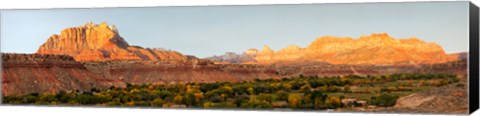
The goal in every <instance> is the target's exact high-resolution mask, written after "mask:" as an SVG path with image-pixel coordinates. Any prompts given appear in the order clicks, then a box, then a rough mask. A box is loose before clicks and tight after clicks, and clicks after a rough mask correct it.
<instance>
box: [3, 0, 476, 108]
mask: <svg viewBox="0 0 480 116" xmlns="http://www.w3.org/2000/svg"><path fill="white" fill-rule="evenodd" d="M401 1H426V0H158V1H155V0H0V9H38V8H41V9H43V8H85V7H88V8H92V7H139V6H199V5H202V6H203V5H247V4H248V5H255V4H297V3H351V2H355V3H358V2H401ZM435 1H448V0H435ZM472 2H474V3H475V4H476V5H477V6H479V5H480V0H472ZM477 86H478V85H477ZM478 112H479V111H477V112H476V113H474V114H473V115H476V116H479V115H480V113H478ZM11 115H15V116H21V115H30V116H43V115H48V116H53V115H55V116H57V115H58V116H65V115H68V116H77V115H78V116H89V115H105V116H110V115H114V116H159V115H163V116H183V115H190V116H197V115H208V116H257V115H259V116H295V115H297V116H300V115H301V116H320V115H327V116H343V115H352V116H404V115H407V116H415V115H413V114H372V113H319V112H278V111H244V110H240V111H238V110H237V111H233V110H179V109H138V108H92V107H46V106H42V107H40V106H0V116H11ZM420 116H428V115H425V114H422V115H420Z"/></svg>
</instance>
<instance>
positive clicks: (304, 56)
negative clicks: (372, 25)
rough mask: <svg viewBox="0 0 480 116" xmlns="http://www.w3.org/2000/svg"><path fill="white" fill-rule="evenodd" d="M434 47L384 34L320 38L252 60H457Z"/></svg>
mask: <svg viewBox="0 0 480 116" xmlns="http://www.w3.org/2000/svg"><path fill="white" fill-rule="evenodd" d="M457 59H458V57H454V56H449V55H447V54H445V52H444V50H443V49H442V47H441V46H440V45H438V44H436V43H426V42H424V41H422V40H419V39H417V38H408V39H395V38H392V37H390V36H389V35H388V34H386V33H381V34H372V35H370V36H361V37H360V38H359V39H352V38H349V37H344V38H341V37H333V36H324V37H320V38H318V39H317V40H315V41H314V42H312V43H311V44H310V45H309V46H307V47H306V48H301V47H299V46H296V45H290V46H289V47H287V48H285V49H282V50H279V51H273V50H272V49H270V48H269V47H268V46H266V45H265V46H264V47H263V49H262V51H260V52H259V53H258V54H257V55H256V57H255V60H256V61H257V63H259V64H272V63H279V62H297V63H298V62H327V63H331V64H399V63H400V64H433V63H444V62H448V61H454V60H457Z"/></svg>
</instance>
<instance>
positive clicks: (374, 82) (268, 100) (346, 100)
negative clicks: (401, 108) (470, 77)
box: [2, 73, 459, 109]
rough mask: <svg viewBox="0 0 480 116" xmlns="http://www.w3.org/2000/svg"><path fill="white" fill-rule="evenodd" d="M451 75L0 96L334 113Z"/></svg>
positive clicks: (44, 101)
mask: <svg viewBox="0 0 480 116" xmlns="http://www.w3.org/2000/svg"><path fill="white" fill-rule="evenodd" d="M458 81H459V79H458V78H457V76H456V75H451V74H417V73H415V74H412V73H402V74H399V73H397V74H390V75H381V76H369V75H367V76H359V75H349V76H342V77H340V76H333V77H318V76H304V75H298V76H295V77H290V78H282V79H255V80H253V81H244V82H214V83H181V82H179V83H174V84H142V85H132V84H127V86H126V87H125V88H118V87H113V86H112V87H110V88H109V89H105V90H100V89H97V88H92V89H91V90H90V91H79V90H74V91H60V92H58V93H31V94H26V95H9V96H3V101H2V102H3V103H4V104H38V105H95V106H136V107H144V106H149V107H163V108H184V107H188V108H242V109H274V108H290V109H338V108H349V107H371V106H375V107H389V106H394V105H395V103H396V101H397V99H398V98H399V97H401V96H406V95H408V94H411V93H413V92H416V91H422V90H426V89H430V88H432V87H439V86H444V85H447V84H450V83H456V82H458Z"/></svg>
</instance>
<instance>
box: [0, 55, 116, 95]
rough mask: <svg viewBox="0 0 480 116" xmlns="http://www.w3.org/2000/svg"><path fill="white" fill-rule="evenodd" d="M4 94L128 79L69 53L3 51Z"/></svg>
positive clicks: (87, 86) (84, 88) (68, 88)
mask: <svg viewBox="0 0 480 116" xmlns="http://www.w3.org/2000/svg"><path fill="white" fill-rule="evenodd" d="M1 85H2V94H3V95H15V94H29V93H55V92H58V91H60V90H65V91H71V90H80V91H87V90H89V89H91V88H92V87H95V88H99V89H101V88H108V87H110V86H119V87H124V86H125V83H124V82H121V81H118V80H112V79H108V78H105V77H103V76H100V75H98V74H95V73H92V72H90V71H89V70H87V69H86V68H85V67H84V66H83V65H82V64H81V63H79V62H76V61H75V60H73V58H72V57H70V56H66V55H40V54H2V84H1Z"/></svg>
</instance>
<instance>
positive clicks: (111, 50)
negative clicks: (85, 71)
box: [37, 22, 186, 61]
mask: <svg viewBox="0 0 480 116" xmlns="http://www.w3.org/2000/svg"><path fill="white" fill-rule="evenodd" d="M37 53H38V54H64V55H70V56H73V57H74V58H75V60H77V61H105V60H184V59H186V57H185V56H184V55H182V54H180V53H178V52H174V51H165V50H157V49H149V48H147V49H145V48H142V47H138V46H131V45H129V44H128V43H127V42H126V41H125V40H124V39H123V38H122V37H121V36H120V35H119V33H118V30H117V28H116V27H115V25H108V24H107V23H105V22H104V23H102V24H99V25H97V24H93V23H91V22H89V23H87V24H85V25H83V26H79V27H70V28H66V29H64V30H62V31H61V33H60V35H57V34H54V35H52V36H50V38H48V40H47V42H45V43H44V44H43V45H41V46H40V48H39V49H38V51H37Z"/></svg>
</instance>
